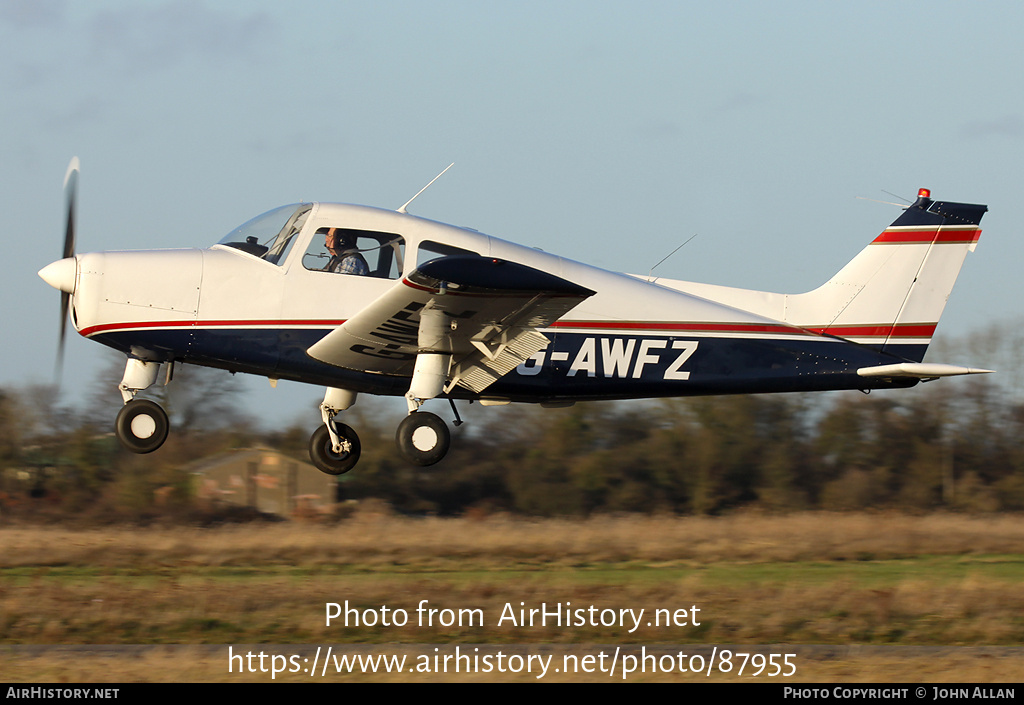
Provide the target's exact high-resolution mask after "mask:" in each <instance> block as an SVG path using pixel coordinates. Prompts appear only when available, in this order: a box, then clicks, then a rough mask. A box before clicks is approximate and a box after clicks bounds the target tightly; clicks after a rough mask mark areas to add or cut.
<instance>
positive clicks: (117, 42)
mask: <svg viewBox="0 0 1024 705" xmlns="http://www.w3.org/2000/svg"><path fill="white" fill-rule="evenodd" d="M89 29H90V34H91V40H92V49H93V52H94V54H95V55H96V56H98V57H100V58H102V59H106V60H109V61H112V62H114V63H116V64H120V66H121V67H122V68H125V69H126V70H128V71H137V70H139V69H156V68H162V67H166V66H169V65H173V64H176V63H178V62H180V61H182V60H184V59H186V58H195V57H199V58H215V59H218V60H225V59H228V60H238V61H251V60H252V59H254V58H256V57H258V56H259V54H260V50H261V47H262V46H263V45H264V44H266V43H267V42H269V40H270V37H271V29H272V22H271V20H270V18H269V17H267V16H266V15H264V14H261V13H253V14H248V15H242V16H238V15H235V14H232V13H230V12H226V11H221V10H219V9H217V8H216V7H214V6H211V5H210V4H209V3H207V2H203V1H202V0H170V1H168V2H164V3H162V4H160V5H155V6H153V5H131V6H126V7H123V8H120V9H117V10H104V11H101V12H98V13H96V15H95V16H94V17H93V18H92V21H91V22H90V25H89Z"/></svg>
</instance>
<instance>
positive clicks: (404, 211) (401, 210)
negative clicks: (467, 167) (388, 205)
mask: <svg viewBox="0 0 1024 705" xmlns="http://www.w3.org/2000/svg"><path fill="white" fill-rule="evenodd" d="M453 166H455V162H452V163H451V164H449V165H448V166H446V167H445V168H444V171H442V172H441V173H440V174H438V175H437V176H435V177H434V178H432V179H431V180H430V183H429V184H427V185H426V186H424V187H423V188H421V189H420V190H419V191H417V192H416V195H415V196H413V197H412V198H410V199H409V200H408V201H406V202H405V204H404V205H402V207H401V208H399V209H398V212H399V213H408V211H407V210H405V209H406V208H408V207H409V204H410V203H412V202H413V201H415V200H416V198H417V197H418V196H419V195H420V194H421V193H423V192H424V191H426V190H427V189H428V188H430V184H432V183H434V182H435V181H437V180H438V179H440V178H441V177H442V176H444V172H445V171H448V170H449V169H451V168H452V167H453Z"/></svg>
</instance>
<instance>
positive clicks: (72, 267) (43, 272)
mask: <svg viewBox="0 0 1024 705" xmlns="http://www.w3.org/2000/svg"><path fill="white" fill-rule="evenodd" d="M77 273H78V262H77V261H76V260H75V258H74V257H65V258H64V259H59V260H57V261H56V262H51V263H50V264H48V265H46V266H45V267H43V268H42V269H40V270H39V276H40V277H42V279H43V281H44V282H46V283H47V284H49V285H50V286H52V287H53V288H54V289H60V290H61V291H63V292H64V293H65V294H73V293H75V275H76V274H77Z"/></svg>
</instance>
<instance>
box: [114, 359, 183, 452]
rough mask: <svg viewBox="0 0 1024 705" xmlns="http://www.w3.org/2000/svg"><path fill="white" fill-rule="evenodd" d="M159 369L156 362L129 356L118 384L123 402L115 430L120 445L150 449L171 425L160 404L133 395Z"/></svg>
mask: <svg viewBox="0 0 1024 705" xmlns="http://www.w3.org/2000/svg"><path fill="white" fill-rule="evenodd" d="M159 370H160V363H159V362H153V361H150V360H139V359H136V358H128V364H127V365H125V369H124V377H122V378H121V384H119V385H118V389H119V390H120V392H121V398H122V399H124V406H123V407H121V411H119V412H118V414H117V419H116V421H115V422H114V432H115V433H116V435H117V440H118V441H120V442H121V445H122V446H124V447H125V449H127V450H130V451H131V452H132V453H139V454H143V453H152V452H153V451H154V450H156V449H157V448H159V447H160V446H162V445H163V444H164V441H166V440H167V434H168V432H169V431H170V428H171V424H170V421H169V420H168V418H167V412H166V411H164V410H163V408H162V407H161V406H160V405H159V404H157V403H156V402H155V401H150V400H149V399H136V398H135V395H136V394H138V393H139V392H141V391H142V390H143V389H147V388H149V387H150V386H151V385H152V384H153V382H155V381H156V375H157V372H159Z"/></svg>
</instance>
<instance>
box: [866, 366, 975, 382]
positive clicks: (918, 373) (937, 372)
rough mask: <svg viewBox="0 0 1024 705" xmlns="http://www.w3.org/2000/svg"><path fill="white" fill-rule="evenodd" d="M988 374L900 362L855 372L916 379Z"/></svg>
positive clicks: (965, 368)
mask: <svg viewBox="0 0 1024 705" xmlns="http://www.w3.org/2000/svg"><path fill="white" fill-rule="evenodd" d="M990 372H993V370H982V369H979V368H977V367H961V366H960V365H941V364H938V363H926V362H901V363H899V364H897V365H878V366H877V367H862V368H860V369H859V370H857V374H859V375H860V376H861V377H917V378H918V379H935V378H936V377H956V376H957V375H984V374H988V373H990Z"/></svg>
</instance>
